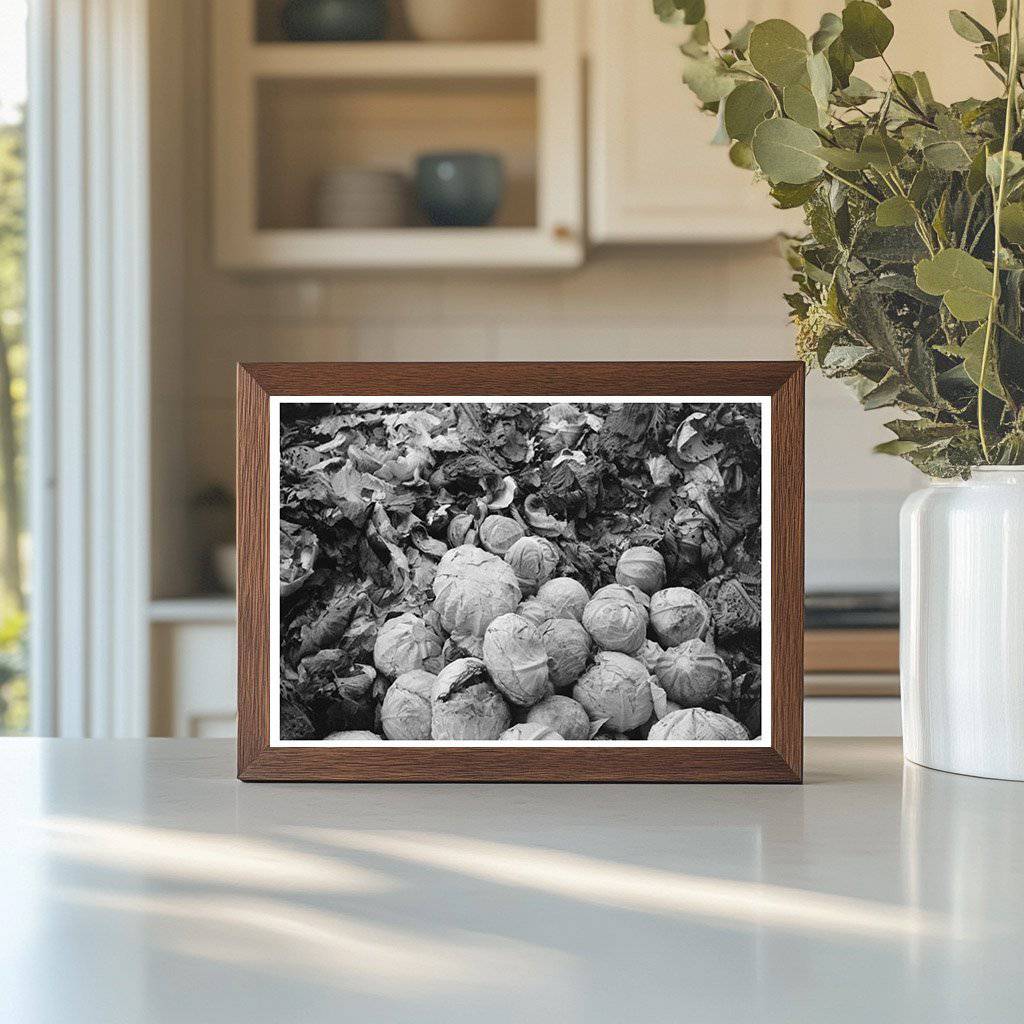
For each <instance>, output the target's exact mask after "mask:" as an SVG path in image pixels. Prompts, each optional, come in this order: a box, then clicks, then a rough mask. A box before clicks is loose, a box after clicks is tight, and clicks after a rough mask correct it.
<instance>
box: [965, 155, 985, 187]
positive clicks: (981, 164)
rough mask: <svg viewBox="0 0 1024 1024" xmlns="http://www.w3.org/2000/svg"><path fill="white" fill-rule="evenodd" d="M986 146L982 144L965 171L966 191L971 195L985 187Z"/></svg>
mask: <svg viewBox="0 0 1024 1024" xmlns="http://www.w3.org/2000/svg"><path fill="white" fill-rule="evenodd" d="M988 152H989V150H988V147H987V146H982V148H981V149H979V150H978V152H977V153H975V154H974V158H973V159H972V160H971V164H970V168H969V169H968V171H967V180H966V182H965V184H966V185H967V191H968V192H969V193H970V194H971V195H972V196H973V195H977V193H978V192H980V191H981V190H982V189H983V188H984V187H985V181H986V180H987V179H986V175H985V170H986V167H985V164H986V161H987V160H988Z"/></svg>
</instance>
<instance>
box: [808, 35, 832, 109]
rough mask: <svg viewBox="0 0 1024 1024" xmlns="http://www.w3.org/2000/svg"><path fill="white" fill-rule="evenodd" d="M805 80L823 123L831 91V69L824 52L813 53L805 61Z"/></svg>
mask: <svg viewBox="0 0 1024 1024" xmlns="http://www.w3.org/2000/svg"><path fill="white" fill-rule="evenodd" d="M807 81H808V82H809V84H810V90H811V95H812V96H813V97H814V102H815V103H817V104H818V110H819V112H820V118H819V120H820V123H821V124H823V125H824V124H825V123H826V122H827V120H828V100H829V96H830V95H831V93H832V69H831V68H830V67H829V66H828V57H827V56H825V54H823V53H818V54H815V55H814V56H813V57H811V58H810V59H809V60H808V61H807Z"/></svg>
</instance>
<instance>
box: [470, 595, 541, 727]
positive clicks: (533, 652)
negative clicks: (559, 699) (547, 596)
mask: <svg viewBox="0 0 1024 1024" xmlns="http://www.w3.org/2000/svg"><path fill="white" fill-rule="evenodd" d="M483 650H484V654H483V658H484V664H485V665H486V666H487V671H488V672H489V673H490V676H491V679H492V681H493V682H494V685H495V686H496V687H497V688H498V689H499V690H500V691H501V692H502V693H503V694H504V695H505V697H506V699H507V700H509V701H511V702H512V703H513V704H517V705H518V706H519V707H524V708H528V707H532V706H533V705H534V704H536V703H537V702H538V701H541V700H543V699H544V698H545V697H547V696H549V695H550V694H551V692H552V690H553V687H552V684H551V679H550V677H549V675H548V655H547V651H546V650H545V648H544V641H543V639H542V638H541V634H540V630H539V629H538V628H537V627H536V626H535V625H534V624H533V623H532V622H530V620H529V619H524V618H523V617H522V616H521V615H514V614H508V615H499V616H498V618H496V619H495V620H494V621H493V622H492V623H491V624H490V625H489V626H488V627H487V632H486V633H484V648H483Z"/></svg>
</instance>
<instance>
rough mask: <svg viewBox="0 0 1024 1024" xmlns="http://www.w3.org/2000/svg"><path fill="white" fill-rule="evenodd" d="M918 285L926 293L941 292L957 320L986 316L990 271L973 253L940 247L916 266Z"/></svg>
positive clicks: (988, 301)
mask: <svg viewBox="0 0 1024 1024" xmlns="http://www.w3.org/2000/svg"><path fill="white" fill-rule="evenodd" d="M915 276H916V278H917V286H918V288H920V289H921V291H923V292H927V293H928V294H929V295H941V296H942V300H943V302H945V304H946V308H947V309H948V310H949V311H950V313H952V314H953V316H955V317H956V318H957V319H958V320H962V321H965V322H970V321H973V320H981V319H983V318H984V317H986V316H988V310H989V305H990V302H991V291H992V273H991V271H990V270H989V269H988V268H987V267H986V266H985V264H984V263H982V262H981V260H979V259H978V258H977V257H976V256H972V255H971V254H970V253H968V252H965V251H964V250H963V249H943V250H942V251H941V252H940V253H938V254H937V255H935V256H933V257H931V258H930V259H925V260H921V262H920V263H918V264H917V266H916V268H915Z"/></svg>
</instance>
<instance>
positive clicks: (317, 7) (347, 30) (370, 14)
mask: <svg viewBox="0 0 1024 1024" xmlns="http://www.w3.org/2000/svg"><path fill="white" fill-rule="evenodd" d="M387 25H388V7H387V0H287V3H286V4H285V5H284V7H283V8H282V10H281V28H282V29H283V30H284V35H285V38H286V39H291V40H293V41H294V42H303V43H337V42H364V41H367V40H371V39H380V38H381V37H382V36H383V35H384V32H385V30H386V29H387Z"/></svg>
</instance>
